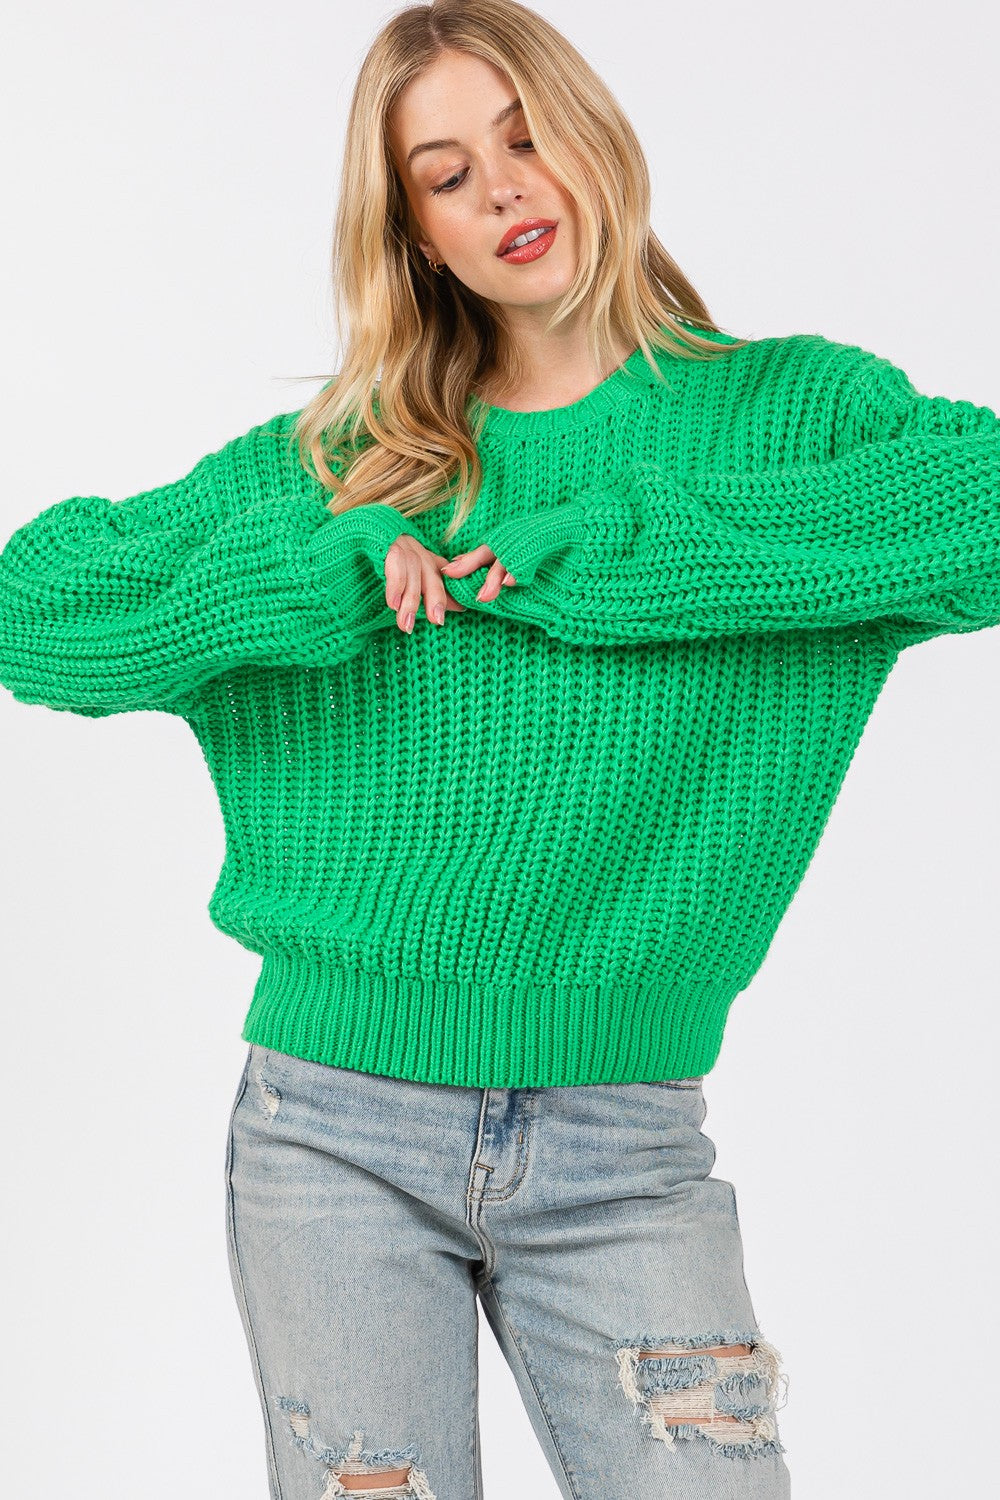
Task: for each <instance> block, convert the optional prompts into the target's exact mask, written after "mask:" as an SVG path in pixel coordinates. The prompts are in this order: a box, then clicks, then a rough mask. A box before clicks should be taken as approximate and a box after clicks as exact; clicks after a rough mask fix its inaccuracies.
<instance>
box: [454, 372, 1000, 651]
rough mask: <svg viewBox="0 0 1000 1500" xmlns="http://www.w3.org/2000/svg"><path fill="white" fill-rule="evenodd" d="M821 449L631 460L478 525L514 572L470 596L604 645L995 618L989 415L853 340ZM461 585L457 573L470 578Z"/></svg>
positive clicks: (903, 640)
mask: <svg viewBox="0 0 1000 1500" xmlns="http://www.w3.org/2000/svg"><path fill="white" fill-rule="evenodd" d="M862 353H863V355H864V357H863V358H862V359H861V361H860V368H857V367H856V369H855V373H854V374H853V376H852V379H851V381H850V382H849V383H848V384H847V385H846V386H845V399H844V400H843V401H842V402H840V403H839V405H838V407H837V409H838V411H839V412H840V413H841V415H840V417H839V419H838V422H839V426H838V431H837V433H836V434H835V435H834V440H833V442H831V444H830V454H831V456H830V457H828V458H825V459H824V460H822V461H819V462H813V463H801V462H800V463H795V464H791V465H787V466H775V467H768V468H766V469H756V470H748V471H746V472H692V473H681V474H678V473H675V472H673V471H672V469H671V468H670V467H669V466H668V465H667V464H666V463H659V462H650V461H645V462H638V463H636V464H634V465H631V466H629V467H628V468H625V469H623V470H621V471H620V472H618V473H615V474H613V475H611V476H610V478H609V479H607V480H602V481H601V482H596V483H594V484H592V485H590V486H588V487H587V489H586V490H585V491H583V492H582V493H578V494H577V495H576V496H574V497H573V498H570V499H567V500H565V501H561V502H560V503H558V504H556V505H553V506H549V507H548V508H547V509H544V510H533V511H527V512H524V513H521V514H519V515H514V516H509V517H505V518H504V519H503V520H502V521H501V522H500V523H498V524H497V525H495V526H494V527H493V528H491V529H490V530H488V531H487V533H486V534H485V535H484V536H483V537H482V538H481V540H482V541H483V542H485V543H486V544H487V545H488V546H489V547H490V548H491V550H492V551H493V552H494V553H495V555H496V556H497V557H498V558H499V559H500V561H501V562H503V563H504V565H505V566H506V567H507V568H508V569H509V571H510V572H511V573H513V574H514V576H515V578H516V579H517V585H516V586H515V587H513V588H510V587H508V588H504V589H502V590H501V594H500V597H499V598H498V599H497V600H495V601H490V602H488V603H479V602H477V601H476V600H475V597H474V595H475V591H476V589H477V588H478V587H479V585H480V584H481V582H482V578H481V576H479V575H473V577H472V578H471V579H461V580H457V582H458V585H459V587H458V588H457V589H456V590H455V596H456V598H458V599H459V601H460V602H461V603H463V604H466V605H467V606H469V607H472V608H476V609H480V610H484V611H490V612H494V613H498V614H502V615H504V616H506V617H508V618H511V619H517V620H523V621H526V622H530V623H534V624H536V625H539V626H541V627H542V628H544V629H545V630H547V631H548V632H549V633H551V634H552V635H554V636H557V637H559V638H560V639H563V640H567V641H570V642H578V643H584V644H614V643H625V642H630V641H653V640H669V639H682V638H685V637H692V638H694V637H704V636H709V635H713V634H718V633H739V632H750V631H773V630H784V629H788V628H803V627H822V626H837V625H850V624H855V623H861V622H864V621H871V620H878V621H880V622H881V624H882V625H883V626H884V629H885V632H886V634H887V636H888V637H889V638H890V639H891V640H892V642H893V643H894V644H895V645H896V646H897V647H902V646H905V645H910V644H913V643H915V642H917V641H920V640H925V639H927V638H929V637H930V636H933V635H937V634H941V633H944V632H963V631H970V630H978V629H982V628H983V627H984V626H990V625H995V624H998V623H1000V418H998V417H997V414H996V413H995V412H993V411H991V410H990V409H989V408H988V407H984V406H975V405H973V404H972V403H971V402H968V401H951V400H947V399H946V398H944V397H940V396H935V397H930V396H924V395H921V394H920V393H919V392H917V391H916V390H915V389H914V387H913V385H912V384H911V382H910V381H909V379H908V377H907V376H906V375H905V374H904V372H903V371H902V370H900V369H898V368H897V367H896V366H894V365H893V364H891V363H890V362H889V361H888V360H885V359H882V358H880V357H878V356H876V355H871V354H868V353H867V351H862ZM466 583H468V584H469V585H470V586H469V587H468V588H466V587H464V585H465V584H466Z"/></svg>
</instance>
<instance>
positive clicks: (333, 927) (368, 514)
mask: <svg viewBox="0 0 1000 1500" xmlns="http://www.w3.org/2000/svg"><path fill="white" fill-rule="evenodd" d="M717 337H718V338H719V339H720V340H721V341H723V342H727V341H728V342H732V340H728V338H727V336H726V335H717ZM655 365H656V373H654V371H653V370H652V369H651V368H650V367H649V365H648V364H647V362H646V359H645V356H644V355H643V354H642V352H641V350H636V352H635V353H633V355H632V356H631V357H630V358H629V359H628V360H627V362H626V363H625V364H623V365H622V366H620V367H619V368H618V369H617V370H616V371H615V372H614V373H613V374H611V375H610V376H609V377H608V378H607V379H605V380H604V381H603V382H601V383H600V384H599V385H597V386H596V387H595V388H594V389H593V390H592V391H591V392H590V393H589V394H588V395H586V396H584V397H583V398H581V399H580V400H578V401H575V402H572V403H570V404H569V405H567V406H562V407H558V408H556V409H553V410H544V411H532V412H517V411H511V410H508V409H504V408H500V407H492V406H491V407H486V408H485V410H484V409H483V408H482V404H481V403H480V402H479V401H478V400H476V398H474V397H470V414H471V415H472V416H473V417H475V416H484V417H485V425H484V427H483V430H482V433H481V435H480V436H479V438H478V446H479V452H480V454H481V457H482V462H483V467H484V475H485V482H484V487H483V489H482V492H481V494H480V495H479V497H478V499H477V502H476V505H475V508H474V511H473V513H472V515H471V516H470V518H469V519H468V521H467V522H466V523H465V525H464V526H463V528H462V530H461V531H460V532H459V533H458V535H457V536H456V537H455V538H454V539H453V540H452V541H450V542H449V543H448V545H447V546H445V545H444V544H443V542H442V536H443V532H444V530H445V527H446V524H447V521H448V519H449V517H450V515H451V514H452V507H453V502H452V501H451V500H448V501H443V502H441V503H440V504H439V505H437V506H436V507H435V508H433V509H432V510H430V511H427V512H425V513H424V514H422V515H419V516H417V517H416V518H414V519H410V520H406V519H404V518H403V517H402V516H401V515H400V514H399V513H398V512H397V511H396V510H395V509H394V508H393V507H392V506H389V505H384V504H377V505H365V506H362V507H360V508H356V509H354V510H352V511H350V512H348V513H345V514H343V515H340V516H334V515H332V514H331V513H330V512H329V511H328V510H327V509H326V501H327V500H328V499H329V496H328V495H327V494H326V493H325V492H324V491H323V490H322V488H321V486H320V485H319V483H318V482H317V481H316V480H315V479H313V478H312V477H311V476H309V475H308V474H307V472H306V471H305V469H304V468H303V467H302V466H301V464H300V463H299V461H298V457H297V454H296V452H295V450H294V446H293V444H292V443H291V441H290V435H291V428H292V424H293V422H294V418H295V416H296V415H297V413H295V412H288V413H283V414H281V415H278V416H275V417H274V418H273V419H271V420H270V421H267V422H265V423H263V424H262V425H259V426H255V427H253V428H252V429H251V430H250V431H249V432H246V433H244V434H243V435H242V436H240V437H237V438H235V439H233V440H232V441H230V442H227V443H226V444H225V445H224V446H222V447H221V448H220V449H219V450H218V451H216V452H214V453H211V454H209V455H207V456H206V457H204V458H203V459H201V461H200V462H199V463H197V464H196V465H195V467H194V468H193V469H192V470H191V472H190V473H189V474H187V475H186V476H185V477H184V478H182V479H180V480H178V481H177V482H175V483H171V484H165V485H163V486H161V487H160V488H157V489H153V490H150V491H148V492H144V493H142V494H139V495H135V496H133V497H131V498H129V499H126V500H121V501H116V502H111V501H108V500H106V499H104V498H102V497H99V496H93V495H91V496H77V497H73V498H70V499H64V500H62V501H60V502H58V503H56V504H53V505H50V506H49V507H48V508H47V509H45V510H43V511H42V512H41V513H40V514H39V515H37V516H36V517H35V518H34V519H33V520H30V521H28V522H27V523H26V524H24V525H22V526H21V527H20V529H19V530H17V531H16V532H14V534H13V535H12V536H10V538H9V540H8V541H7V543H6V545H5V547H4V549H3V551H2V554H0V682H2V683H3V684H4V685H5V686H6V687H7V688H8V689H9V690H10V692H11V693H12V694H13V696H14V697H15V698H16V699H18V700H19V701H20V702H22V703H25V704H42V705H45V706H47V707H48V708H50V709H60V710H68V711H70V712H73V713H77V714H85V715H89V716H91V717H100V716H103V715H108V714H114V713H122V712H126V711H128V710H161V711H164V712H167V713H172V714H177V715H180V716H181V717H183V719H184V720H185V721H186V722H187V723H188V724H189V725H190V727H191V729H192V731H193V732H194V734H195V736H196V737H197V740H198V742H199V744H200V747H201V751H202V752H203V755H204V760H205V762H206V764H207V767H208V771H209V773H210V775H211V777H212V779H213V782H214V785H215V787H216V789H217V792H218V796H219V801H220V806H221V815H222V820H223V825H224V830H225V850H226V852H225V860H224V865H223V868H222V871H221V874H220V876H219V878H218V882H217V884H216V887H215V890H214V892H213V893H212V896H211V899H210V902H209V908H208V910H209V914H210V917H211V919H212V921H213V922H214V923H215V925H216V926H217V927H218V928H219V929H220V930H221V931H222V932H224V933H226V934H228V935H229V936H231V937H233V938H234V939H235V940H236V941H237V942H238V943H240V944H242V945H243V946H244V947H246V948H247V949H249V950H251V951H253V952H254V953H257V954H259V955H260V956H261V967H260V971H259V976H258V978H257V981H256V984H255V987H254V991H253V995H252V997H251V998H250V1000H249V1009H248V1011H247V1013H246V1019H245V1022H244V1026H243V1030H242V1037H243V1038H244V1039H245V1040H247V1041H253V1042H257V1043H259V1044H260V1045H262V1046H264V1047H268V1048H273V1049H276V1050H280V1051H285V1052H290V1053H293V1054H296V1055H298V1056H300V1057H304V1058H309V1059H312V1060H315V1061H319V1062H323V1063H328V1064H333V1065H337V1066H343V1067H349V1068H357V1069H362V1070H366V1071H370V1072H376V1073H384V1074H390V1075H395V1076H399V1077H405V1078H410V1079H417V1080H427V1081H431V1082H437V1083H452V1084H464V1085H476V1086H484V1087H485V1086H498V1087H499V1086H519V1085H525V1086H531V1085H538V1086H541V1085H553V1084H574V1083H594V1082H598V1083H599V1082H622V1083H628V1082H637V1081H643V1080H659V1079H667V1078H672V1077H680V1076H690V1075H696V1074H704V1073H706V1072H707V1071H708V1070H709V1069H710V1068H711V1067H712V1066H713V1064H714V1063H715V1061H716V1059H717V1056H718V1054H719V1050H720V1045H721V1041H722V1036H723V1028H724V1025H725V1021H726V1016H727V1012H728V1010H729V1008H730V1005H731V1003H732V1001H733V1000H734V998H735V997H736V996H737V995H738V994H740V992H741V991H743V990H745V989H746V988H747V986H748V985H749V984H750V982H751V980H752V979H753V977H754V975H755V974H756V972H757V970H758V969H759V967H760V965H761V963H762V961H763V959H764V957H765V954H766V953H767V951H768V947H769V945H770V943H771V941H772V938H773V936H774V933H775V931H776V929H777V926H778V924H779V922H780V920H781V917H782V915H783V913H784V912H785V911H786V909H787V907H788V905H789V903H790V901H791V899H792V897H793V895H794V894H795V891H796V889H797V887H798V886H799V884H800V882H801V880H802V878H803V875H804V873H805V870H806V868H807V865H808V863H809V861H810V859H811V857H812V854H813V852H814V850H815V848H816V846H817V843H818V840H819V838H820V835H821V833H822V830H823V828H824V826H825V823H826V821H827V819H828V817H829V814H830V812H831V809H832V806H833V804H834V801H835V799H836V797H837V794H838V791H839V788H840V786H841V784H842V782H843V779H844V775H845V773H846V771H847V768H848V765H849V763H850V761H851V758H852V755H853V752H854V750H855V749H856V747H857V744H858V741H859V738H860V736H861V734H862V731H863V729H864V726H865V723H866V721H867V719H868V718H869V716H870V714H871V712H872V709H873V706H874V704H875V701H876V699H877V697H878V695H879V692H880V690H881V688H882V686H883V684H884V682H885V680H886V677H887V675H888V674H889V672H890V670H891V668H892V665H893V663H894V661H895V660H896V658H897V657H898V654H899V652H900V651H901V650H902V649H903V648H905V647H906V646H909V645H912V644H915V643H917V642H919V641H923V640H926V639H928V638H929V637H931V636H934V635H938V634H941V633H943V632H963V631H973V630H979V629H981V628H983V627H985V626H992V625H996V624H998V623H1000V419H998V417H997V416H996V414H995V413H994V412H993V411H992V410H990V409H988V408H987V407H983V406H976V405H973V404H972V403H971V402H969V401H961V400H958V401H955V400H947V399H945V398H943V397H940V396H937V397H931V396H926V395H922V394H919V393H918V392H917V391H916V390H915V389H914V387H913V386H912V384H911V383H910V381H909V380H908V378H907V377H906V375H905V374H904V373H903V372H902V371H901V370H899V369H898V368H896V367H895V366H894V365H893V364H892V363H891V362H889V361H888V360H887V359H885V358H881V357H879V356H877V355H875V354H873V353H871V352H869V351H866V350H864V349H862V348H860V347H858V346H855V345H849V344H843V343H836V342H833V341H831V340H828V339H826V338H824V337H823V336H821V335H819V334H794V335H790V336H784V337H772V338H762V339H757V340H752V341H751V342H750V343H748V344H747V345H746V346H745V347H743V348H739V349H736V350H734V351H731V352H726V353H721V354H720V355H719V356H718V357H717V358H714V359H711V360H708V361H689V360H686V359H683V358H681V357H680V356H678V355H676V354H675V353H673V352H672V351H659V352H657V353H656V357H655ZM404 530H405V531H408V532H410V533H411V534H413V535H415V536H417V537H419V538H421V539H422V540H423V541H424V542H425V543H426V544H427V545H428V546H430V547H431V548H433V549H434V550H435V551H437V552H441V553H445V554H446V555H448V556H455V555H456V554H457V553H459V552H463V551H468V550H470V549H471V548H473V547H474V546H476V545H478V544H479V543H482V542H485V543H486V544H487V545H488V546H489V547H490V548H491V549H492V551H493V552H494V553H495V554H496V556H497V557H499V559H500V560H501V562H503V563H504V564H505V565H506V566H507V568H508V569H509V570H510V571H511V572H512V573H513V574H514V575H515V577H516V579H517V583H516V585H515V586H513V587H505V588H503V589H501V592H500V596H499V597H498V598H497V599H496V600H493V601H489V602H480V601H477V599H476V597H475V595H476V592H477V590H478V588H479V587H480V586H481V584H482V583H483V580H484V578H485V574H486V569H485V568H482V569H480V570H479V571H478V572H477V573H475V574H472V575H470V576H468V577H466V578H461V579H455V580H451V581H449V583H448V584H447V587H448V589H449V591H450V593H451V594H452V596H453V597H454V598H456V599H457V600H458V601H459V602H460V603H462V604H464V605H465V606H466V608H465V611H464V612H448V613H447V614H446V616H445V623H444V624H443V625H441V626H439V625H436V624H434V623H433V622H431V621H429V620H428V619H427V617H426V615H425V614H424V611H423V607H421V609H420V610H419V611H418V615H417V619H416V623H415V628H414V630H413V632H412V634H409V635H407V634H405V633H403V632H401V631H400V630H399V629H398V627H397V626H396V620H395V613H394V611H393V610H392V609H390V608H389V607H388V605H387V604H386V600H385V577H384V560H385V555H386V552H387V551H388V548H389V546H390V544H391V543H392V541H393V540H394V539H395V537H396V536H398V535H399V533H400V532H401V531H404ZM746 1003H751V1002H746Z"/></svg>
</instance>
